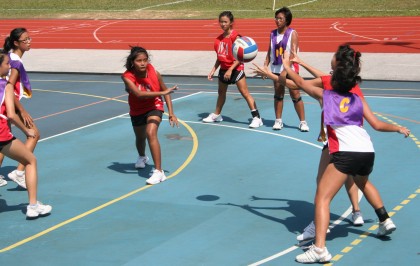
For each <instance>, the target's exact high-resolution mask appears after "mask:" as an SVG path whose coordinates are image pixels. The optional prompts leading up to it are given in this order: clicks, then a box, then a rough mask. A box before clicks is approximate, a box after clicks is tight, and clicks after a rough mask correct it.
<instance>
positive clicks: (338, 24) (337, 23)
mask: <svg viewBox="0 0 420 266" xmlns="http://www.w3.org/2000/svg"><path fill="white" fill-rule="evenodd" d="M331 25H332V26H333V28H334V29H335V30H336V31H339V32H342V33H345V34H349V35H352V36H354V37H360V38H363V39H368V40H372V41H377V42H380V41H381V40H378V39H374V38H369V37H365V36H362V35H357V34H354V33H350V32H348V31H344V30H340V29H339V28H337V26H340V22H338V21H337V22H335V23H333V24H331Z"/></svg>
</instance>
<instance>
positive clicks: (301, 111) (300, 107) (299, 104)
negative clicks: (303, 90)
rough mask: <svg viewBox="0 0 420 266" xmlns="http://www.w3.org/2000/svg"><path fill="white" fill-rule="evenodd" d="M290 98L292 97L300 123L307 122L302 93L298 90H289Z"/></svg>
mask: <svg viewBox="0 0 420 266" xmlns="http://www.w3.org/2000/svg"><path fill="white" fill-rule="evenodd" d="M289 93H290V97H292V100H293V105H294V107H295V110H296V113H297V115H298V117H299V121H305V105H304V104H303V101H302V100H298V99H301V98H300V97H301V96H300V91H298V90H289Z"/></svg>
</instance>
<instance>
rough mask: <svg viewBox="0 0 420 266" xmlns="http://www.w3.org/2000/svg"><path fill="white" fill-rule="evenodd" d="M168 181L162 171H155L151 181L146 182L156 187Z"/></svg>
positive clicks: (150, 178)
mask: <svg viewBox="0 0 420 266" xmlns="http://www.w3.org/2000/svg"><path fill="white" fill-rule="evenodd" d="M165 180H166V176H165V173H164V172H163V170H162V171H159V170H157V169H155V170H153V174H152V176H151V177H149V179H147V180H146V183H147V184H149V185H156V184H158V183H160V182H163V181H165Z"/></svg>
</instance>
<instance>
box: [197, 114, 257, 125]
mask: <svg viewBox="0 0 420 266" xmlns="http://www.w3.org/2000/svg"><path fill="white" fill-rule="evenodd" d="M209 114H210V113H200V114H197V116H198V117H199V119H200V120H199V121H202V120H203V119H204V118H206V117H207V116H209ZM222 117H223V121H222V122H216V123H223V122H228V123H234V124H243V125H249V123H251V122H248V123H247V122H245V121H238V120H235V119H233V118H231V117H230V116H225V115H223V114H222ZM203 123H204V122H203Z"/></svg>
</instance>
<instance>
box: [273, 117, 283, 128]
mask: <svg viewBox="0 0 420 266" xmlns="http://www.w3.org/2000/svg"><path fill="white" fill-rule="evenodd" d="M282 128H283V121H282V120H281V119H276V120H275V121H274V125H273V130H281V129H282Z"/></svg>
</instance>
